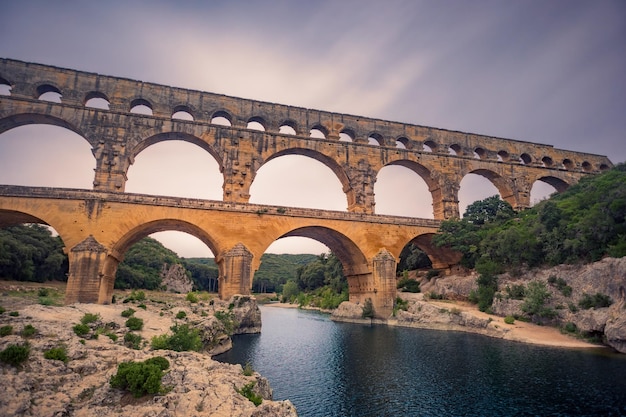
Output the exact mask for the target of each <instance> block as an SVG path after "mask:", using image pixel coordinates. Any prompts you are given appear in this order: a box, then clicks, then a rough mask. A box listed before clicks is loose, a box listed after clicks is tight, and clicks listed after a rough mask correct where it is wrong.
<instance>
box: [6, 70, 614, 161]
mask: <svg viewBox="0 0 626 417" xmlns="http://www.w3.org/2000/svg"><path fill="white" fill-rule="evenodd" d="M0 86H4V88H3V89H0V95H4V96H7V95H8V96H11V97H19V98H27V99H35V100H37V99H44V100H49V101H51V102H57V103H59V102H60V103H62V104H66V105H71V106H81V107H84V106H87V107H90V108H97V109H102V110H107V109H108V110H109V111H111V112H116V113H131V112H132V113H136V114H141V115H144V116H152V117H157V118H168V119H174V120H175V121H176V122H180V123H185V122H198V123H203V124H215V125H222V126H231V127H236V128H241V129H251V130H259V131H264V132H267V133H271V134H276V135H285V136H298V137H308V138H313V139H326V140H331V141H345V142H353V143H356V144H359V145H364V146H372V147H381V148H387V149H388V148H393V149H406V150H410V151H414V152H421V153H435V154H438V155H442V156H443V155H445V156H448V157H453V158H454V157H457V158H475V159H478V160H483V161H493V162H500V163H508V164H519V165H530V166H537V167H545V168H551V169H558V170H564V171H577V172H589V173H592V172H599V171H602V170H605V169H608V168H610V167H611V166H612V164H611V163H610V161H609V160H608V159H607V158H606V157H598V156H597V155H592V154H585V153H579V152H572V151H566V150H561V149H555V148H554V147H552V146H550V145H542V144H536V143H531V142H524V141H517V140H510V139H502V138H495V137H491V136H484V135H476V134H471V133H464V132H456V131H449V130H445V129H437V128H432V127H424V126H418V125H411V124H405V123H398V122H391V121H385V120H380V119H372V118H366V117H360V116H354V115H348V114H340V113H330V112H325V111H320V110H312V109H305V108H300V107H292V106H286V105H281V104H274V103H267V102H261V101H255V100H247V99H241V98H235V97H229V96H224V95H218V94H212V93H206V92H201V91H195V90H186V89H181V88H176V87H169V86H163V85H158V84H152V83H145V82H142V81H135V80H130V79H125V78H117V77H111V76H104V75H99V74H95V73H87V72H82V71H75V70H69V69H63V68H57V67H52V66H45V65H39V64H32V63H26V62H21V61H16V60H10V59H2V60H0ZM51 94H52V95H54V96H53V97H50V95H51Z"/></svg>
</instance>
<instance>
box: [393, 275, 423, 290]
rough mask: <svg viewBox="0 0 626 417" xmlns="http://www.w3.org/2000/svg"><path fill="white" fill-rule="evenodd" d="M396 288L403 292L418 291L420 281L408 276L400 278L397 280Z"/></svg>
mask: <svg viewBox="0 0 626 417" xmlns="http://www.w3.org/2000/svg"><path fill="white" fill-rule="evenodd" d="M397 288H398V289H399V290H402V291H404V292H412V293H418V292H420V283H419V282H417V281H415V280H414V279H410V278H402V279H400V281H398V285H397Z"/></svg>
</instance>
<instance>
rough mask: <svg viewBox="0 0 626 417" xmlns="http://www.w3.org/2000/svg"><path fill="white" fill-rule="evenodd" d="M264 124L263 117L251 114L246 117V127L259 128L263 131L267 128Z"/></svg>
mask: <svg viewBox="0 0 626 417" xmlns="http://www.w3.org/2000/svg"><path fill="white" fill-rule="evenodd" d="M265 126H266V122H265V119H263V118H262V117H260V116H253V117H251V118H249V119H248V125H247V126H246V128H247V129H252V130H260V131H262V132H265V131H266V130H267V129H266V127H265Z"/></svg>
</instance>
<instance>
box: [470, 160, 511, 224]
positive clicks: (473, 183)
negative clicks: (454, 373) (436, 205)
mask: <svg viewBox="0 0 626 417" xmlns="http://www.w3.org/2000/svg"><path fill="white" fill-rule="evenodd" d="M497 181H498V176H497V174H495V173H492V172H491V171H485V170H477V171H473V172H471V173H469V174H467V175H465V176H464V177H463V179H462V180H461V185H460V188H459V214H460V215H461V217H463V216H464V215H465V211H466V210H467V206H469V205H470V204H472V203H474V202H476V201H479V200H484V199H485V198H488V197H491V196H494V195H496V194H498V195H499V196H500V198H501V199H504V198H503V197H502V193H501V192H500V190H499V189H498V187H497V186H496V184H495V183H496V182H497ZM509 203H510V202H509Z"/></svg>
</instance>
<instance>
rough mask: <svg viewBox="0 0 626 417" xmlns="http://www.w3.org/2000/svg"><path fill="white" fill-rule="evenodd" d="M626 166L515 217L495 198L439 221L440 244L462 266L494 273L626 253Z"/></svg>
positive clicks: (580, 183) (572, 187)
mask: <svg viewBox="0 0 626 417" xmlns="http://www.w3.org/2000/svg"><path fill="white" fill-rule="evenodd" d="M625 216H626V164H620V165H617V166H616V167H614V168H613V169H611V170H609V171H607V172H605V173H603V174H600V175H597V176H590V177H585V178H583V179H582V180H581V181H580V182H579V183H578V184H575V185H573V186H571V187H570V188H569V189H568V190H566V191H565V192H563V193H560V194H557V195H554V196H553V197H552V198H550V199H549V200H545V201H542V202H540V203H539V204H537V205H535V206H534V207H532V208H530V209H528V210H524V211H521V212H519V213H516V212H515V211H514V210H513V209H512V208H511V206H510V205H509V204H508V203H506V202H504V201H501V200H500V199H499V197H498V196H494V197H490V198H488V199H485V200H482V201H477V202H475V203H473V204H471V205H470V206H469V207H468V208H467V211H466V213H465V215H464V217H463V219H461V220H449V221H445V222H443V224H442V226H441V229H440V231H441V232H442V233H440V234H438V235H437V236H435V238H434V242H435V243H436V244H437V245H439V246H447V247H450V248H452V249H455V250H458V251H460V252H461V253H463V258H462V263H463V265H465V266H467V267H469V268H474V267H477V268H478V269H480V268H481V267H485V266H487V265H489V268H492V269H494V272H503V271H504V270H509V271H510V270H515V269H519V268H520V267H522V266H528V267H534V266H539V265H557V264H561V263H574V262H593V261H597V260H599V259H601V258H602V257H604V256H611V257H615V258H619V257H622V256H624V255H626V221H625Z"/></svg>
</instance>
